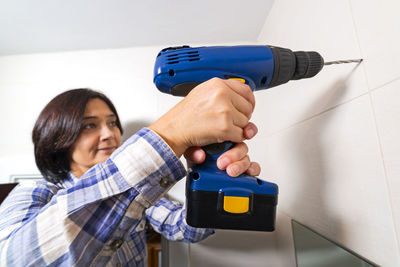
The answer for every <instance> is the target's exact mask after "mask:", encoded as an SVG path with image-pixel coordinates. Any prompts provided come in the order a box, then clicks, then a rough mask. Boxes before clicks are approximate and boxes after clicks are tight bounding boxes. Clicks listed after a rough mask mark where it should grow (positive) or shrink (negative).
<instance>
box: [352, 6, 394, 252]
mask: <svg viewBox="0 0 400 267" xmlns="http://www.w3.org/2000/svg"><path fill="white" fill-rule="evenodd" d="M348 3H349V7H350V12H351V17H352V20H353V27H354V31H355V35H356V39H357V44H358V48H359V49H360V54H361V58H364V55H363V53H362V49H361V42H360V38H359V34H358V31H357V26H356V21H355V18H354V12H353V7H352V5H351V0H348ZM363 71H364V76H365V80H366V83H367V87H368V95H369V100H370V104H371V111H372V116H373V120H374V123H375V131H376V136H377V137H378V146H379V151H380V154H381V160H382V167H383V171H384V175H385V182H386V190H387V192H388V194H389V196H388V197H389V205H390V213H391V215H392V223H393V228H394V232H395V233H396V237H395V238H396V241H397V251H398V252H400V240H399V231H398V229H397V227H396V219H395V216H394V205H393V199H392V196H393V194H392V191H391V190H390V184H391V183H390V181H389V177H388V173H387V169H386V164H385V158H384V155H383V147H382V142H381V136H380V134H379V129H378V121H377V117H376V110H375V106H374V101H373V99H372V91H375V90H378V89H379V88H382V87H384V86H385V85H387V84H389V83H392V82H394V81H397V80H399V79H400V77H398V78H395V79H394V80H392V81H390V82H387V83H385V84H383V85H381V86H378V87H377V88H375V89H373V90H371V86H370V84H369V81H368V76H367V70H366V68H365V64H363Z"/></svg>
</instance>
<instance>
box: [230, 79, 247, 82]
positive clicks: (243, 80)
mask: <svg viewBox="0 0 400 267" xmlns="http://www.w3.org/2000/svg"><path fill="white" fill-rule="evenodd" d="M229 80H235V81H239V82H241V83H246V80H245V79H242V78H229Z"/></svg>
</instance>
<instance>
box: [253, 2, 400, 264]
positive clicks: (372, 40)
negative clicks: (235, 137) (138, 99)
mask: <svg viewBox="0 0 400 267" xmlns="http://www.w3.org/2000/svg"><path fill="white" fill-rule="evenodd" d="M398 10H400V2H399V1H395V0H393V1H389V0H387V1H373V0H367V1H365V0H363V1H362V0H338V1H318V0H304V1H291V0H277V1H275V3H274V6H273V8H272V10H271V12H270V13H269V16H268V18H267V20H266V23H265V26H264V29H263V32H262V34H261V35H260V38H259V42H260V43H265V44H273V45H276V46H283V47H288V48H291V49H292V50H315V51H318V52H320V53H321V55H323V57H324V58H325V59H326V60H327V61H329V60H337V59H348V58H360V57H362V58H364V62H363V63H362V64H361V65H360V66H358V67H357V66H356V65H352V64H348V65H333V66H327V67H326V68H325V69H323V70H322V72H321V73H320V74H318V75H317V76H316V77H315V78H313V79H309V80H302V81H296V82H291V83H289V84H287V85H283V86H280V87H277V88H273V89H271V90H268V91H265V92H256V100H257V107H256V110H255V114H254V116H253V119H254V122H255V123H256V124H257V125H258V126H259V128H260V134H259V136H258V137H257V139H256V140H255V141H254V142H250V144H249V145H250V151H252V154H253V158H255V159H256V160H257V161H259V162H260V163H261V165H262V167H263V171H262V173H261V178H263V179H267V180H268V179H269V180H272V181H274V182H276V183H278V184H279V187H280V195H279V204H278V208H279V210H280V211H281V212H283V213H285V214H286V215H288V216H289V217H291V218H294V219H296V220H298V221H300V222H301V223H303V224H305V225H307V226H309V227H311V228H312V229H314V230H316V231H318V232H320V233H321V234H323V235H325V236H327V237H328V238H330V239H332V240H334V241H335V242H337V243H339V244H342V245H343V246H345V247H347V248H349V249H351V250H353V251H355V252H356V253H358V254H360V255H361V256H363V257H365V258H367V259H369V260H371V261H373V262H375V263H377V264H379V265H381V266H400V256H399V253H400V251H399V238H400V235H399V233H400V212H399V210H400V198H399V195H400V187H399V185H400V183H399V179H398V176H399V175H400V152H399V151H400V141H399V140H400V139H399V138H398V137H399V136H400V126H399V122H400V107H399V104H398V103H399V99H400V80H399V78H400V53H399V50H398V48H399V47H400V37H399V34H398V33H399V30H400V17H399V16H398ZM278 227H279V225H278Z"/></svg>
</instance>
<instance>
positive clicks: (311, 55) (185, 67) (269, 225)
mask: <svg viewBox="0 0 400 267" xmlns="http://www.w3.org/2000/svg"><path fill="white" fill-rule="evenodd" d="M322 66H323V59H322V57H321V56H320V55H319V54H318V53H317V52H303V51H300V52H292V51H291V50H289V49H286V48H279V47H271V46H214V47H197V48H192V47H189V46H182V47H171V48H166V49H163V50H162V51H161V52H160V53H159V54H158V56H157V59H156V64H155V67H154V83H155V84H156V86H157V88H158V89H159V90H160V91H162V92H164V93H167V94H172V95H176V96H186V95H187V94H188V93H189V92H190V91H191V90H192V89H193V88H194V87H195V86H197V85H198V84H200V83H202V82H204V81H207V80H209V79H211V78H214V77H218V78H222V79H240V80H242V81H243V82H245V83H246V84H248V85H249V86H250V87H251V88H252V90H253V91H257V90H261V89H267V88H270V87H274V86H277V85H280V84H283V83H286V82H288V81H289V80H297V79H302V78H309V77H313V76H314V75H316V74H317V73H318V72H319V71H320V70H321V69H322ZM232 146H233V144H232V143H231V142H224V143H221V144H212V145H209V146H205V147H203V149H204V150H205V151H206V160H205V161H204V163H202V164H199V165H196V166H193V167H192V169H191V171H190V172H189V175H188V177H187V184H186V201H187V203H186V206H187V215H186V216H187V217H186V220H187V222H188V224H189V225H192V226H195V227H202V228H220V229H236V230H256V231H273V230H274V229H275V218H276V205H277V197H278V186H277V185H276V184H274V183H269V182H265V181H262V180H260V179H258V178H256V177H253V176H249V175H245V174H243V175H241V176H239V177H237V178H232V177H230V176H229V175H228V174H227V173H226V171H221V170H219V169H218V168H217V166H216V161H217V158H218V157H219V156H220V155H221V154H222V153H224V152H225V151H227V150H229V149H230V148H231V147H232Z"/></svg>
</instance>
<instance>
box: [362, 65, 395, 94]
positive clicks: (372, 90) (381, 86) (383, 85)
mask: <svg viewBox="0 0 400 267" xmlns="http://www.w3.org/2000/svg"><path fill="white" fill-rule="evenodd" d="M364 70H365V68H364ZM365 72H366V71H365ZM398 80H400V77H397V78H394V79H393V80H391V81H389V82H386V83H384V84H382V85H379V86H378V87H376V88H374V89H371V90H370V91H371V93H372V92H374V91H376V90H378V89H381V88H383V87H385V86H386V85H388V84H391V83H394V82H397V81H398Z"/></svg>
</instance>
